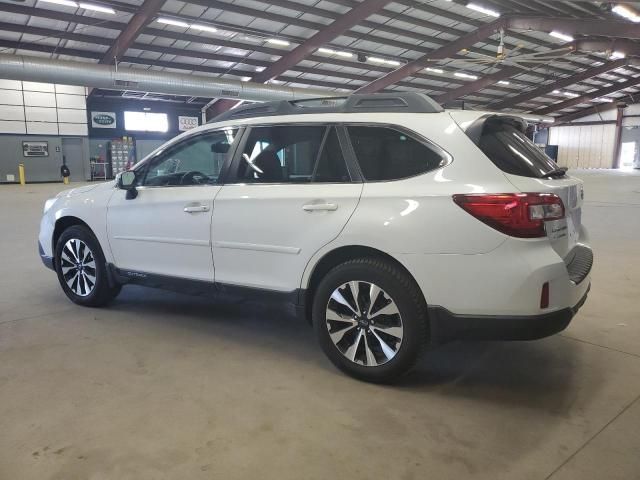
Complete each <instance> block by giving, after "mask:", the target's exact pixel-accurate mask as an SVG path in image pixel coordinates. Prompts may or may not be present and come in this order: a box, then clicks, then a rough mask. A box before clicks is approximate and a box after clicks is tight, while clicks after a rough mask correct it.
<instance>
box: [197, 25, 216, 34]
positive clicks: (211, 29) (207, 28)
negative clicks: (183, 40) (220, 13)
mask: <svg viewBox="0 0 640 480" xmlns="http://www.w3.org/2000/svg"><path fill="white" fill-rule="evenodd" d="M191 28H193V29H194V30H200V31H201V32H210V33H215V32H217V31H218V29H217V28H215V27H210V26H209V25H197V24H196V25H191Z"/></svg>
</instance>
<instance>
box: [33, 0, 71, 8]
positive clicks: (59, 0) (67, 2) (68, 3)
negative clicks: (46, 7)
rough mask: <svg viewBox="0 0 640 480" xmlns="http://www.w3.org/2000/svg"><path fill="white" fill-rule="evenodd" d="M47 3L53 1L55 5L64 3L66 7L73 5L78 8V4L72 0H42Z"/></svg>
mask: <svg viewBox="0 0 640 480" xmlns="http://www.w3.org/2000/svg"><path fill="white" fill-rule="evenodd" d="M42 1H43V2H47V3H55V4H56V5H64V6H66V7H75V8H78V4H77V3H76V2H73V1H72V0H42Z"/></svg>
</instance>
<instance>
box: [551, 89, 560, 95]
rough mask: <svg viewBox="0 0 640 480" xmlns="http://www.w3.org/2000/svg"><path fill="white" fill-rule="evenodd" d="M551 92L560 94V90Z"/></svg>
mask: <svg viewBox="0 0 640 480" xmlns="http://www.w3.org/2000/svg"><path fill="white" fill-rule="evenodd" d="M551 93H555V94H556V95H560V94H561V93H562V92H561V91H560V90H554V91H553V92H551Z"/></svg>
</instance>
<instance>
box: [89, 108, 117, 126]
mask: <svg viewBox="0 0 640 480" xmlns="http://www.w3.org/2000/svg"><path fill="white" fill-rule="evenodd" d="M91 126H92V127H93V128H116V112H91Z"/></svg>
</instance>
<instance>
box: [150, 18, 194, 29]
mask: <svg viewBox="0 0 640 480" xmlns="http://www.w3.org/2000/svg"><path fill="white" fill-rule="evenodd" d="M156 21H157V22H158V23H164V24H165V25H173V26H174V27H182V28H189V27H190V25H189V24H188V23H187V22H181V21H180V20H174V19H172V18H164V17H161V18H159V19H158V20H156Z"/></svg>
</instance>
